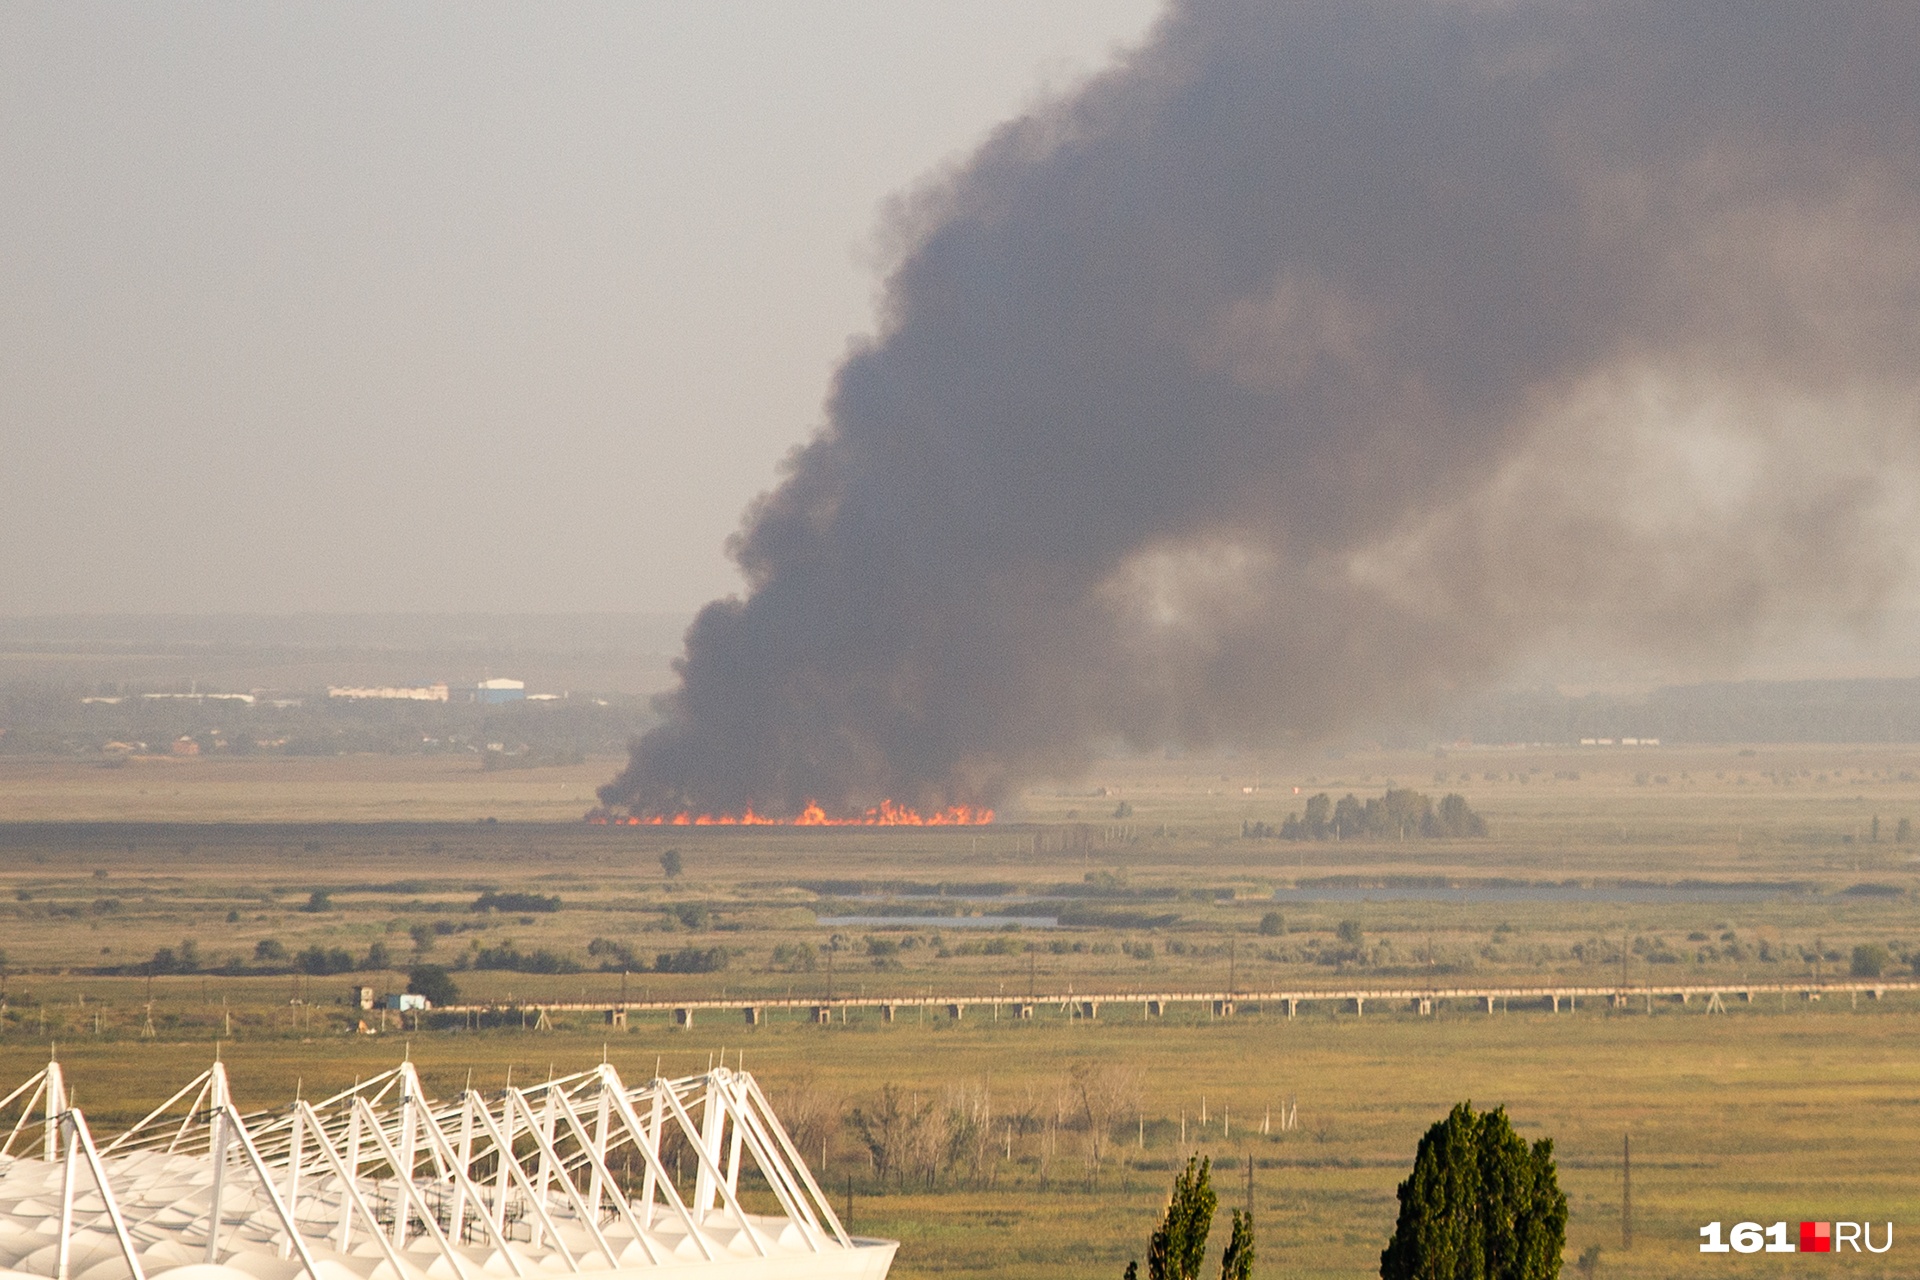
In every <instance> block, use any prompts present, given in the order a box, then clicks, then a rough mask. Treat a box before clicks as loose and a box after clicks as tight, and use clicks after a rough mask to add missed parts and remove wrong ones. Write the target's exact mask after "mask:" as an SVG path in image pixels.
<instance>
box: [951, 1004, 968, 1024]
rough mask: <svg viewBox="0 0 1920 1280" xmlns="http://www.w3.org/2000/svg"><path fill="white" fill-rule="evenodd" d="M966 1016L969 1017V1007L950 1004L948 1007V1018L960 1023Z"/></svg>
mask: <svg viewBox="0 0 1920 1280" xmlns="http://www.w3.org/2000/svg"><path fill="white" fill-rule="evenodd" d="M966 1015H967V1006H965V1005H963V1004H950V1005H948V1006H947V1016H948V1017H949V1018H952V1019H953V1020H954V1021H955V1022H958V1021H960V1019H962V1018H964V1017H966Z"/></svg>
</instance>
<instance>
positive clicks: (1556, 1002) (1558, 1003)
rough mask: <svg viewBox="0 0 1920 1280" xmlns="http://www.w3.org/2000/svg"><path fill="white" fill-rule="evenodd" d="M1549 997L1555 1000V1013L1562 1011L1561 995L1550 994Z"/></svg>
mask: <svg viewBox="0 0 1920 1280" xmlns="http://www.w3.org/2000/svg"><path fill="white" fill-rule="evenodd" d="M1547 999H1549V1000H1551V1001H1553V1011H1554V1012H1555V1013H1558V1012H1560V997H1559V996H1557V995H1556V996H1548V997H1547Z"/></svg>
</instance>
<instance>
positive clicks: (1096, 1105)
mask: <svg viewBox="0 0 1920 1280" xmlns="http://www.w3.org/2000/svg"><path fill="white" fill-rule="evenodd" d="M1068 1080H1069V1081H1070V1083H1071V1087H1072V1090H1073V1096H1074V1100H1075V1101H1076V1102H1078V1103H1079V1104H1080V1114H1081V1116H1082V1117H1084V1118H1085V1120H1086V1122H1087V1172H1088V1174H1089V1175H1090V1178H1089V1180H1090V1181H1098V1180H1099V1177H1100V1161H1101V1159H1102V1158H1103V1157H1104V1155H1105V1153H1106V1147H1107V1136H1108V1134H1110V1133H1111V1132H1112V1131H1113V1124H1114V1121H1115V1119H1116V1118H1118V1117H1119V1116H1122V1115H1126V1114H1129V1113H1131V1112H1134V1111H1136V1110H1138V1109H1139V1106H1140V1071H1139V1069H1138V1068H1137V1067H1123V1066H1119V1065H1117V1064H1109V1065H1107V1066H1103V1067H1092V1066H1089V1065H1088V1064H1086V1063H1084V1062H1077V1063H1075V1064H1074V1065H1073V1069H1072V1070H1071V1071H1070V1072H1069V1073H1068Z"/></svg>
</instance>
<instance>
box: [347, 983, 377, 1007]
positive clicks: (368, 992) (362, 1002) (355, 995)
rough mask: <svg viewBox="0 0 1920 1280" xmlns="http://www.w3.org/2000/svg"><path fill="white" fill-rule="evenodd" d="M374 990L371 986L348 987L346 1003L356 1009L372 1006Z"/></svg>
mask: <svg viewBox="0 0 1920 1280" xmlns="http://www.w3.org/2000/svg"><path fill="white" fill-rule="evenodd" d="M374 995H375V992H374V990H373V988H372V987H350V988H348V995H347V1003H348V1004H350V1005H352V1006H353V1007H354V1008H356V1009H371V1008H373V1001H374Z"/></svg>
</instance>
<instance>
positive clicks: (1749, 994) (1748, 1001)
mask: <svg viewBox="0 0 1920 1280" xmlns="http://www.w3.org/2000/svg"><path fill="white" fill-rule="evenodd" d="M1746 997H1747V1003H1748V1004H1752V1003H1753V992H1751V991H1749V992H1746Z"/></svg>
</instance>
